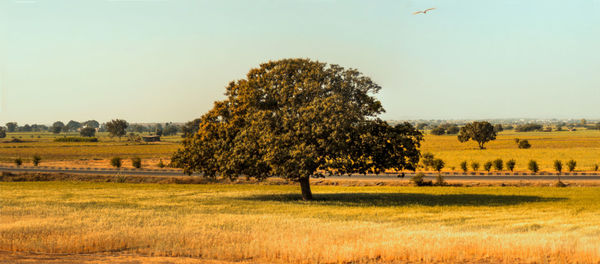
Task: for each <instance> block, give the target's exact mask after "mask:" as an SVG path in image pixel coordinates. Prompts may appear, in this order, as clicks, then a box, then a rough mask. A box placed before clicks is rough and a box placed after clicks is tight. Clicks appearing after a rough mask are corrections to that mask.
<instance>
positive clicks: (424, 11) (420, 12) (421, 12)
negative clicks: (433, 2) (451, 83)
mask: <svg viewBox="0 0 600 264" xmlns="http://www.w3.org/2000/svg"><path fill="white" fill-rule="evenodd" d="M434 9H435V7H432V8H427V9H425V10H423V11H417V12H414V13H413V15H416V14H427V12H429V11H431V10H434Z"/></svg>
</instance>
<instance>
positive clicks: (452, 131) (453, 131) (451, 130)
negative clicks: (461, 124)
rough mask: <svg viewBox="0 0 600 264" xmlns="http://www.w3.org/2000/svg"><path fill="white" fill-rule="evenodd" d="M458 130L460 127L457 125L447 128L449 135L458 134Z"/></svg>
mask: <svg viewBox="0 0 600 264" xmlns="http://www.w3.org/2000/svg"><path fill="white" fill-rule="evenodd" d="M458 132H460V128H458V126H457V125H451V126H449V127H448V128H446V134H448V135H456V134H458Z"/></svg>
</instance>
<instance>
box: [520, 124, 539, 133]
mask: <svg viewBox="0 0 600 264" xmlns="http://www.w3.org/2000/svg"><path fill="white" fill-rule="evenodd" d="M543 128H544V126H542V125H540V124H525V125H518V126H517V127H515V132H531V131H542V129H543Z"/></svg>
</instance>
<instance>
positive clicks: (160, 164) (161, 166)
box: [156, 160, 165, 168]
mask: <svg viewBox="0 0 600 264" xmlns="http://www.w3.org/2000/svg"><path fill="white" fill-rule="evenodd" d="M156 166H158V167H159V168H164V167H165V164H164V163H163V161H162V160H159V161H158V164H156Z"/></svg>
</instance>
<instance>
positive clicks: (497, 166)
mask: <svg viewBox="0 0 600 264" xmlns="http://www.w3.org/2000/svg"><path fill="white" fill-rule="evenodd" d="M492 163H493V164H494V169H496V170H497V171H501V170H502V169H504V161H502V159H495V160H494V161H493V162H492Z"/></svg>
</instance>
